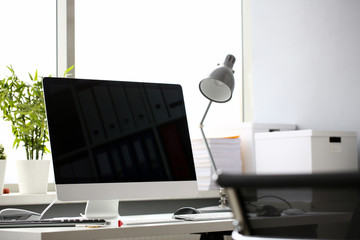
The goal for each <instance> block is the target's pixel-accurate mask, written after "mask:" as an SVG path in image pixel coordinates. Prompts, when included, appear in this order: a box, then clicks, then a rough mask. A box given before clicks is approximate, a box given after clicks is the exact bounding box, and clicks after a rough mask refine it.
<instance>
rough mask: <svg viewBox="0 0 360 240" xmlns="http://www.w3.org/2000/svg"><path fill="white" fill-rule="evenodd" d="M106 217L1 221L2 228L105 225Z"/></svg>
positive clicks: (0, 226)
mask: <svg viewBox="0 0 360 240" xmlns="http://www.w3.org/2000/svg"><path fill="white" fill-rule="evenodd" d="M105 223H106V221H105V220H104V219H84V218H78V217H77V218H52V219H41V220H7V221H0V228H26V227H32V228H33V227H75V226H79V225H83V226H103V225H105Z"/></svg>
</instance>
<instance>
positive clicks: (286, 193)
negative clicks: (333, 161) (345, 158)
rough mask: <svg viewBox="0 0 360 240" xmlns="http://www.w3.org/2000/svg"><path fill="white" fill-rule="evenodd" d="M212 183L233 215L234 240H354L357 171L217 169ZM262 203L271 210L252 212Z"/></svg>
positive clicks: (357, 235)
mask: <svg viewBox="0 0 360 240" xmlns="http://www.w3.org/2000/svg"><path fill="white" fill-rule="evenodd" d="M218 184H219V185H220V186H222V187H224V188H225V189H226V192H227V196H228V199H229V203H230V206H231V208H232V211H233V213H234V216H235V219H236V221H235V230H234V231H233V233H232V238H233V239H235V240H238V239H246V238H247V237H251V239H254V236H257V237H271V238H281V239H284V238H288V239H295V238H298V239H304V238H307V239H319V238H322V239H332V238H337V239H339V238H340V239H360V201H359V200H360V195H359V193H360V192H359V189H360V174H359V173H322V174H296V175H234V174H226V173H223V174H220V175H219V177H218ZM266 206H267V207H269V206H270V207H272V208H271V209H272V210H274V209H275V210H277V212H276V211H275V212H271V211H268V212H266V211H263V212H261V211H260V212H259V211H256V210H258V209H260V208H261V209H262V210H264V208H265V210H266ZM270 207H269V208H270ZM300 210H303V212H301V211H300Z"/></svg>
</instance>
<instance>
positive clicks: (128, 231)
mask: <svg viewBox="0 0 360 240" xmlns="http://www.w3.org/2000/svg"><path fill="white" fill-rule="evenodd" d="M164 215H169V217H170V216H171V214H162V216H164ZM350 219H351V213H307V214H304V215H297V216H282V217H252V218H250V221H251V222H252V224H254V226H253V227H255V228H272V227H279V226H297V225H304V224H319V223H324V222H347V221H350ZM232 223H233V220H231V219H229V220H213V221H196V222H195V221H181V222H171V223H156V224H146V225H128V226H122V227H101V228H85V227H71V228H68V227H66V228H65V227H58V228H53V227H51V228H11V229H0V239H7V240H12V239H22V240H50V239H51V240H58V239H59V240H64V239H66V240H72V239H77V240H89V239H121V238H133V237H151V236H166V235H182V234H192V233H206V232H223V231H232V230H233V229H234V226H233V224H232Z"/></svg>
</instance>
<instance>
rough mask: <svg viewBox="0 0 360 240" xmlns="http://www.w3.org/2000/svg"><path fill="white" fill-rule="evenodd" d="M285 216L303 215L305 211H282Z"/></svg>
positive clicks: (294, 209) (297, 209)
mask: <svg viewBox="0 0 360 240" xmlns="http://www.w3.org/2000/svg"><path fill="white" fill-rule="evenodd" d="M282 212H283V213H284V214H285V215H301V214H304V213H305V211H304V210H302V209H299V208H289V209H284V210H283V211H282Z"/></svg>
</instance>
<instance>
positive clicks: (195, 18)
mask: <svg viewBox="0 0 360 240" xmlns="http://www.w3.org/2000/svg"><path fill="white" fill-rule="evenodd" d="M241 40H242V39H241V1H238V0H211V1H209V0H196V1H193V0H176V1H175V0H173V1H168V0H152V1H149V0H131V1H130V0H128V1H117V0H102V1H99V0H76V1H75V68H76V70H75V71H76V77H78V78H96V79H108V80H124V81H140V82H141V81H150V82H166V83H179V84H181V85H182V86H183V91H184V95H185V101H186V110H187V115H188V121H189V127H190V133H191V136H192V138H197V137H201V135H200V130H199V123H200V121H201V118H202V116H203V114H204V112H205V109H206V106H207V104H208V100H207V99H206V98H205V97H203V96H202V94H201V93H200V91H199V87H198V85H199V82H200V80H202V79H203V78H204V77H206V76H207V74H209V73H210V72H211V71H212V70H213V69H214V68H215V67H216V65H217V64H218V63H220V64H222V63H223V62H224V60H225V57H226V55H227V54H233V55H234V56H235V57H236V58H237V61H236V63H235V66H234V70H235V81H236V83H235V87H236V89H235V91H234V94H233V99H232V100H231V101H230V102H228V103H225V104H213V105H212V107H211V109H210V111H209V114H208V116H207V118H206V121H205V128H204V130H205V132H206V133H209V134H211V131H212V130H214V129H221V130H224V129H225V128H228V129H233V128H235V127H236V126H237V125H238V124H239V123H240V121H241V114H240V112H241V97H242V96H241V78H242V77H241V75H242V74H241V66H242V63H241V48H242V43H241ZM225 130H226V129H225ZM207 135H208V134H207Z"/></svg>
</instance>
